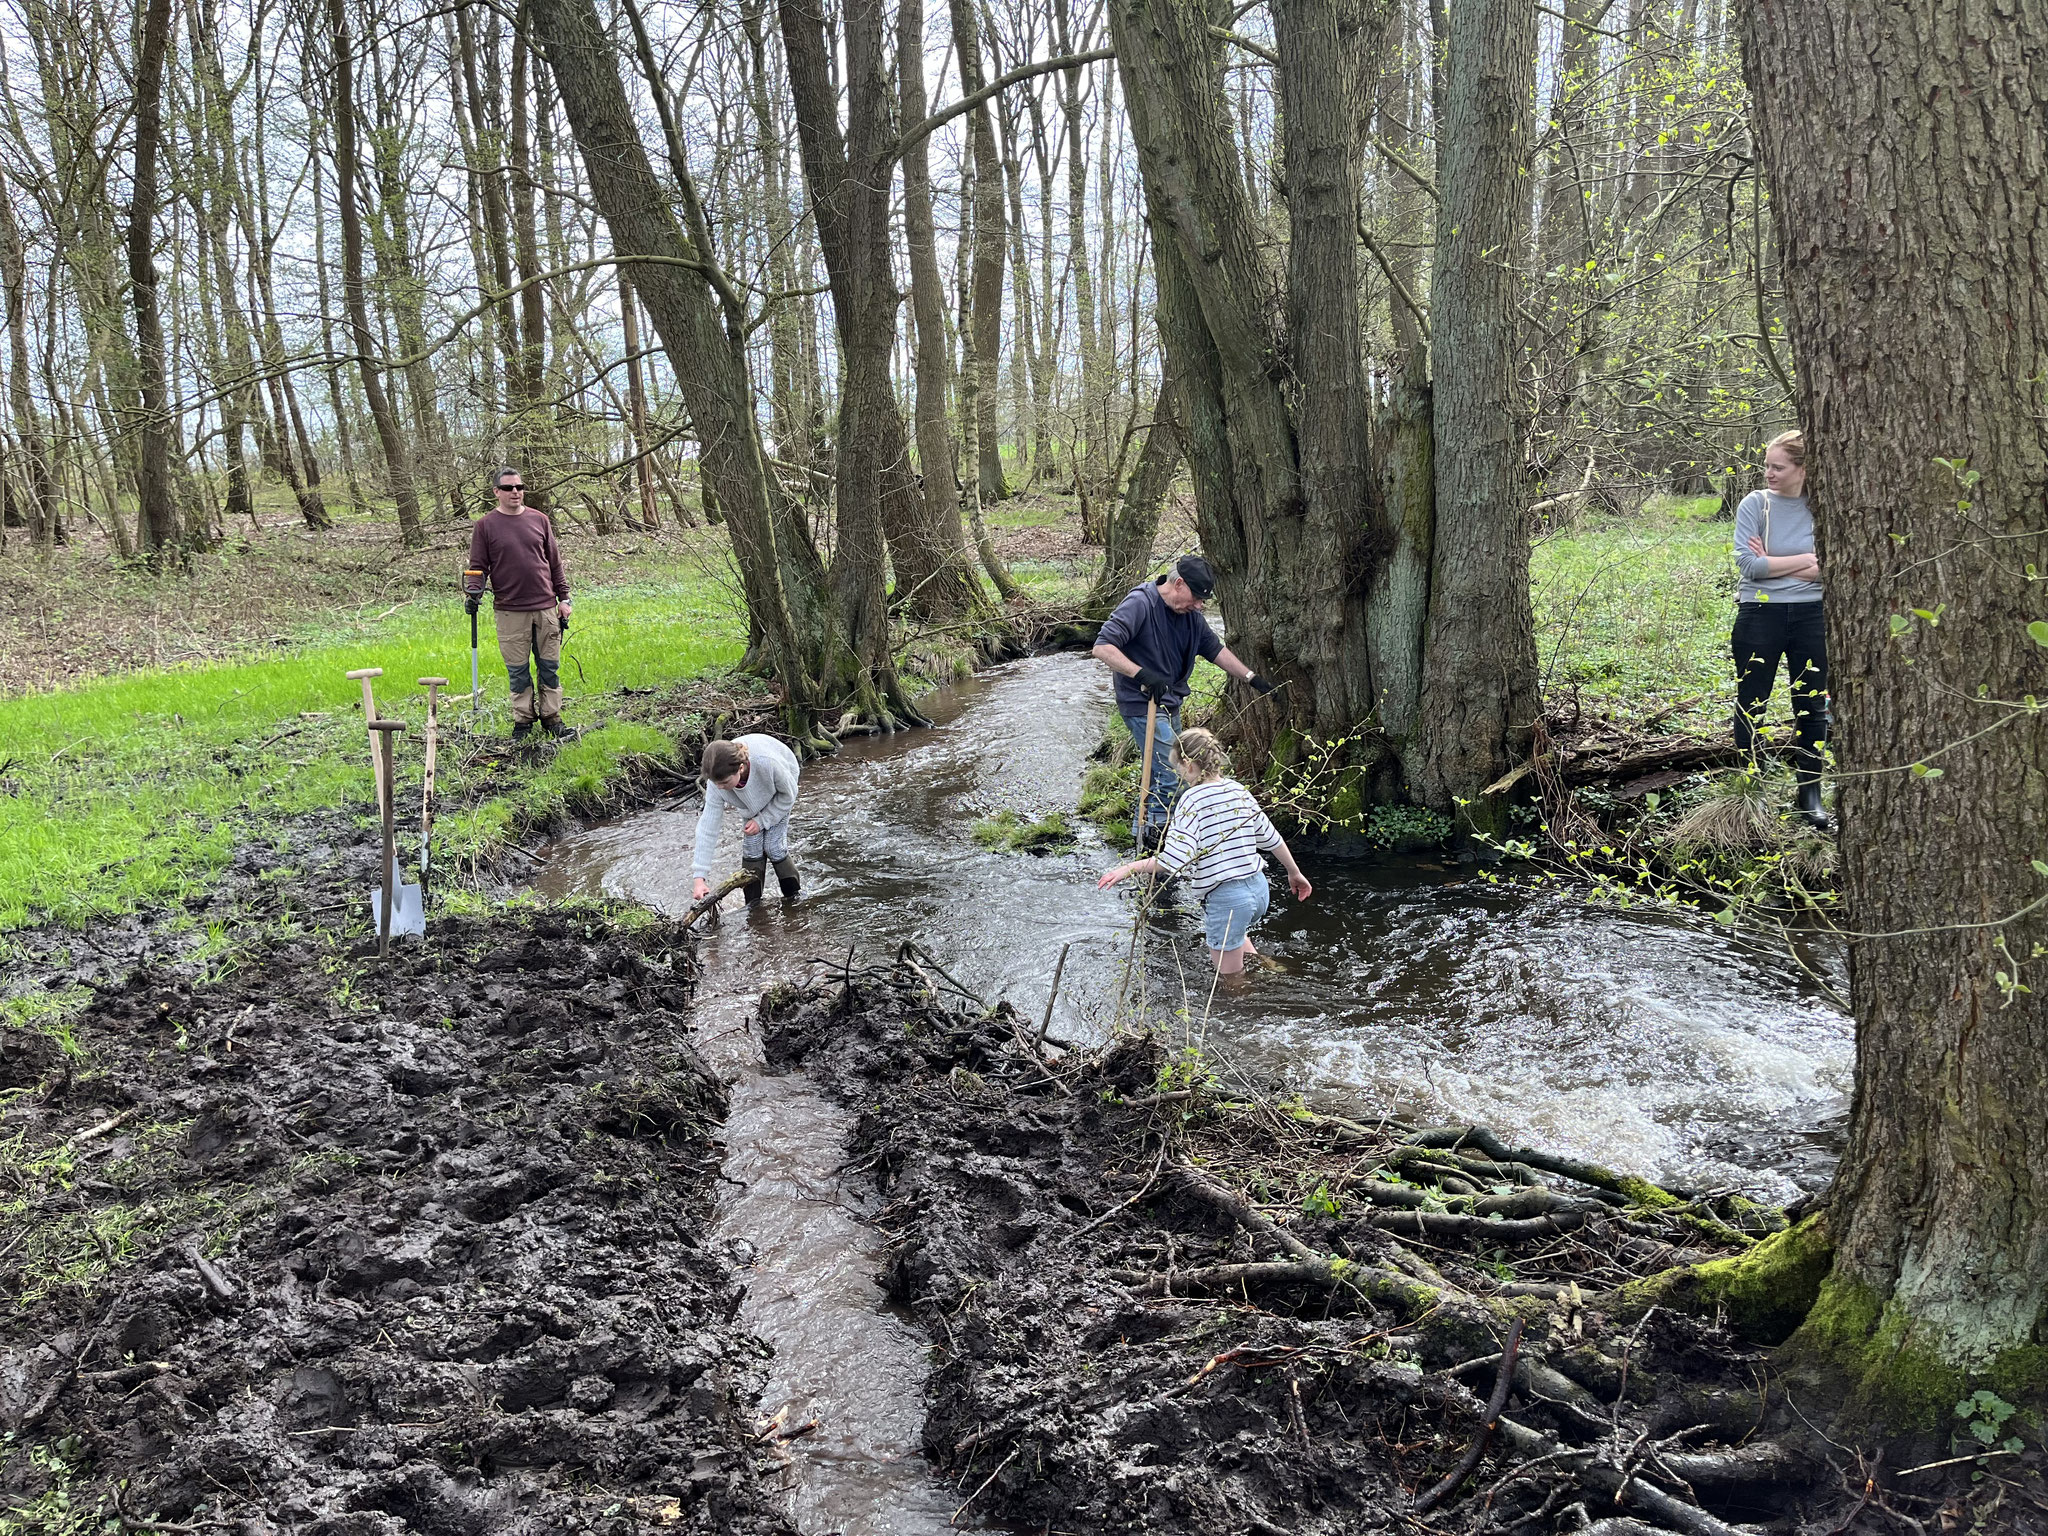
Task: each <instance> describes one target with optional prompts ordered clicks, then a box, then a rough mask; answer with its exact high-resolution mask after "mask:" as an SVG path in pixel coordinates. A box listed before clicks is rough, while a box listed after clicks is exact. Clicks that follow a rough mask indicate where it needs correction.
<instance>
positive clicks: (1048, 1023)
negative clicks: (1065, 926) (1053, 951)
mask: <svg viewBox="0 0 2048 1536" xmlns="http://www.w3.org/2000/svg"><path fill="white" fill-rule="evenodd" d="M1073 947H1074V941H1073V940H1072V939H1069V940H1068V941H1067V942H1066V943H1064V944H1062V945H1061V946H1060V957H1059V960H1058V961H1057V962H1056V963H1055V964H1054V966H1053V968H1052V990H1051V991H1050V992H1048V993H1046V994H1045V1017H1044V1018H1042V1019H1040V1020H1039V1021H1038V1039H1037V1041H1036V1042H1034V1043H1033V1045H1032V1047H1031V1049H1032V1050H1033V1051H1035V1052H1036V1053H1037V1054H1038V1055H1040V1056H1043V1055H1044V1054H1045V1037H1046V1035H1047V1034H1048V1033H1050V1032H1051V1030H1052V1005H1053V1004H1054V1003H1056V1002H1058V1001H1059V1000H1060V976H1061V974H1062V973H1063V972H1064V971H1065V970H1066V968H1067V951H1068V950H1070V949H1072V948H1073Z"/></svg>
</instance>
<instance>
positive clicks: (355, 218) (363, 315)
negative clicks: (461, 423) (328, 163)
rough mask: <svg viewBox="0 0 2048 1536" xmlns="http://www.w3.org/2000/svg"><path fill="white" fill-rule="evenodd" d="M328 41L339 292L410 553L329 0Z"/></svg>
mask: <svg viewBox="0 0 2048 1536" xmlns="http://www.w3.org/2000/svg"><path fill="white" fill-rule="evenodd" d="M327 15H328V21H329V26H330V38H329V41H330V42H331V43H332V45H333V50H334V96H333V102H334V108H333V115H334V203H335V208H336V211H337V212H338V213H339V214H340V215H341V292H342V300H343V302H344V303H345V304H346V305H347V307H348V316H349V326H350V332H351V339H352V340H353V341H354V343H355V349H356V363H357V367H358V369H359V370H360V372H361V374H362V380H363V398H364V399H365V400H367V401H368V402H369V405H370V419H371V421H372V423H374V424H375V426H376V428H377V441H378V444H379V445H380V446H381V447H382V448H383V450H384V477H385V481H386V483H387V484H388V485H389V487H390V490H391V499H392V501H394V502H395V503H396V504H397V508H398V535H399V537H400V538H401V539H402V540H404V542H405V545H406V547H407V548H408V549H418V548H420V547H421V546H422V545H424V544H425V543H426V532H425V530H424V529H423V528H422V527H421V525H420V503H419V497H418V496H417V495H415V494H414V492H413V485H412V460H411V458H410V456H409V455H408V452H407V449H406V444H405V433H404V431H403V429H401V428H400V426H399V425H398V412H397V410H396V409H394V408H393V406H392V404H391V397H390V396H389V395H388V394H386V393H385V391H384V379H383V370H382V369H381V368H380V367H379V365H378V363H377V354H378V352H379V350H380V348H379V347H378V344H377V339H376V336H375V333H373V332H372V331H371V329H370V305H369V297H368V294H367V292H366V290H365V286H364V282H363V219H362V213H361V211H360V210H359V209H358V208H357V206H356V167H357V154H356V94H355V64H354V54H353V50H354V47H355V44H354V41H353V40H352V39H351V37H350V35H349V30H348V12H347V9H346V0H328V6H327Z"/></svg>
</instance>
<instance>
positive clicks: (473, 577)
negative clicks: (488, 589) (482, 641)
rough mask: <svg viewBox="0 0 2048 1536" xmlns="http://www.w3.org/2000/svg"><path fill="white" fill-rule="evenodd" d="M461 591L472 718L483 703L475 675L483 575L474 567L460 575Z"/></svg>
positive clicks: (480, 687) (480, 689) (480, 686)
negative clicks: (466, 607) (466, 627)
mask: <svg viewBox="0 0 2048 1536" xmlns="http://www.w3.org/2000/svg"><path fill="white" fill-rule="evenodd" d="M462 590H463V592H464V593H465V594H466V595H467V596H468V598H469V713H470V715H471V717H472V719H471V723H472V724H473V723H474V717H475V715H476V712H477V710H478V709H479V708H481V707H482V702H483V696H484V695H483V688H482V685H481V684H479V683H478V681H477V675H476V608H477V604H478V603H479V602H480V601H482V599H483V595H484V573H483V572H482V571H480V570H478V569H476V568H475V567H474V566H471V567H470V568H469V569H468V570H466V571H464V572H463V573H462Z"/></svg>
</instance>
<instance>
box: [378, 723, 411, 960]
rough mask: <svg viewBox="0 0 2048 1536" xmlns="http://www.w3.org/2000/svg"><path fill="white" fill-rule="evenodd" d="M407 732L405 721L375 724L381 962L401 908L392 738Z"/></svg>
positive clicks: (379, 947) (387, 953) (388, 950)
mask: <svg viewBox="0 0 2048 1536" xmlns="http://www.w3.org/2000/svg"><path fill="white" fill-rule="evenodd" d="M404 729H405V722H404V721H403V720H372V721H371V722H370V740H371V742H372V743H373V744H374V746H375V749H376V754H377V762H378V784H379V786H380V787H379V790H378V794H377V805H378V809H379V810H380V811H382V813H383V816H384V882H383V886H382V888H381V889H380V890H379V891H378V892H377V895H376V898H375V900H376V903H377V958H378V959H380V960H382V959H384V958H385V957H386V956H388V955H389V954H390V953H391V932H392V927H393V919H394V916H395V914H396V910H397V905H398V829H397V826H396V823H395V819H394V815H393V812H394V807H393V805H392V803H391V788H390V786H391V738H392V737H393V736H394V735H396V734H397V733H398V732H400V731H402V730H404ZM413 894H414V895H415V896H417V895H418V894H419V887H418V886H414V887H413Z"/></svg>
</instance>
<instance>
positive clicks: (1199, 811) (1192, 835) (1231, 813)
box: [1096, 728, 1313, 976]
mask: <svg viewBox="0 0 2048 1536" xmlns="http://www.w3.org/2000/svg"><path fill="white" fill-rule="evenodd" d="M1172 763H1173V771H1174V772H1175V773H1176V774H1178V775H1179V776H1180V781H1181V783H1183V784H1185V785H1186V786H1187V787H1186V788H1185V789H1183V790H1182V791H1181V794H1180V799H1178V800H1177V801H1175V802H1174V807H1173V820H1172V821H1171V822H1170V823H1169V824H1168V825H1167V828H1166V835H1165V836H1164V837H1162V838H1161V839H1160V840H1159V852H1158V854H1157V855H1156V856H1155V857H1153V858H1149V859H1139V860H1138V861H1137V862H1135V863H1132V864H1119V865H1117V867H1116V868H1115V869H1112V870H1110V871H1108V872H1107V873H1106V874H1104V875H1103V877H1102V878H1101V879H1100V880H1098V881H1097V882H1096V888H1097V889H1098V890H1107V889H1108V888H1109V887H1110V886H1112V885H1115V884H1116V883H1117V882H1118V881H1119V880H1123V879H1125V878H1127V877H1129V876H1131V875H1159V874H1165V875H1178V876H1179V877H1180V882H1181V884H1182V885H1183V886H1185V887H1186V888H1187V891H1188V894H1190V895H1192V896H1197V897H1200V898H1201V902H1202V929H1203V937H1204V938H1205V939H1207V940H1208V943H1209V958H1210V959H1212V960H1214V961H1215V962H1216V969H1217V970H1218V971H1219V972H1220V973H1221V974H1223V975H1225V976H1230V975H1234V974H1236V973H1237V972H1239V971H1242V970H1243V969H1244V959H1245V956H1246V955H1251V954H1256V953H1258V951H1257V950H1255V949H1253V948H1252V940H1251V930H1252V925H1253V924H1254V923H1256V922H1257V921H1258V920H1259V919H1260V918H1262V917H1264V916H1265V915H1266V904H1267V902H1268V900H1269V899H1270V895H1269V892H1268V891H1267V888H1266V865H1265V861H1264V860H1263V859H1262V858H1260V855H1261V854H1265V853H1270V854H1272V855H1273V857H1274V858H1276V859H1278V860H1279V861H1280V867H1281V868H1282V869H1284V870H1286V871H1287V883H1288V885H1289V886H1291V887H1292V888H1293V891H1294V899H1295V900H1296V901H1307V900H1308V898H1309V893H1310V891H1311V890H1312V889H1313V887H1311V886H1310V885H1309V883H1308V877H1307V876H1306V875H1304V874H1302V872H1301V866H1300V865H1299V864H1296V863H1295V862H1294V855H1293V854H1292V853H1290V852H1289V851H1288V849H1287V843H1286V840H1285V839H1283V838H1282V837H1281V836H1280V833H1279V830H1278V829H1277V828H1275V827H1274V825H1273V823H1272V822H1271V821H1269V820H1268V819H1267V817H1266V813H1265V812H1264V811H1262V810H1260V809H1259V802H1258V801H1256V800H1254V799H1253V798H1252V792H1251V791H1250V790H1248V789H1246V788H1245V787H1244V786H1243V785H1242V784H1240V783H1238V782H1237V780H1235V779H1232V778H1226V777H1225V776H1224V772H1225V770H1226V769H1227V768H1229V766H1230V759H1229V758H1228V757H1227V756H1226V755H1225V754H1224V751H1223V744H1222V743H1221V742H1219V741H1218V740H1217V739H1216V737H1215V735H1214V733H1213V732H1210V731H1205V730H1201V729H1199V728H1198V729H1195V730H1190V731H1183V732H1181V734H1180V735H1179V736H1177V737H1176V738H1174V743H1173V755H1172Z"/></svg>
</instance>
